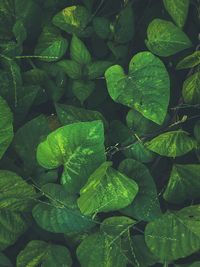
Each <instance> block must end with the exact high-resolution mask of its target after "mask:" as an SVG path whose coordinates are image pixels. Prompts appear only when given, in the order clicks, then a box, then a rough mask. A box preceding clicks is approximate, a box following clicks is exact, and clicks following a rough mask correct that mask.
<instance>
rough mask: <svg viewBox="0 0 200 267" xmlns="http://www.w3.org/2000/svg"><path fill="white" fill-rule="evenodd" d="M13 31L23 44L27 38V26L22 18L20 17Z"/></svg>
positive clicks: (18, 40)
mask: <svg viewBox="0 0 200 267" xmlns="http://www.w3.org/2000/svg"><path fill="white" fill-rule="evenodd" d="M12 31H13V34H14V35H15V38H16V40H17V42H18V43H19V44H22V43H23V42H24V41H25V40H26V37H27V33H26V28H25V27H24V24H23V21H22V20H20V19H19V20H17V21H16V22H15V24H14V26H13V29H12Z"/></svg>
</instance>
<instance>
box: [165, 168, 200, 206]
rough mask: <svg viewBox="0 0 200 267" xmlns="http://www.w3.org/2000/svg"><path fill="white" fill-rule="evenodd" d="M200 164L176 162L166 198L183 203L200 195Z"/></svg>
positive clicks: (172, 201)
mask: <svg viewBox="0 0 200 267" xmlns="http://www.w3.org/2000/svg"><path fill="white" fill-rule="evenodd" d="M199 173H200V165H198V164H185V165H181V164H175V165H174V166H173V168H172V171H171V174H170V178H169V182H168V185H167V188H166V190H165V192H164V195H163V196H164V199H165V200H166V201H168V202H171V203H183V202H184V201H186V200H194V199H196V198H198V197H199V191H200V177H199Z"/></svg>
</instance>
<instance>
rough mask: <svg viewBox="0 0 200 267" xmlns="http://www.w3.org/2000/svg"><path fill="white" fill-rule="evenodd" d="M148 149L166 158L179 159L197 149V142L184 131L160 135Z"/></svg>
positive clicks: (151, 142) (150, 142) (147, 144)
mask: <svg viewBox="0 0 200 267" xmlns="http://www.w3.org/2000/svg"><path fill="white" fill-rule="evenodd" d="M145 145H146V147H147V148H148V149H150V150H151V151H153V152H155V153H157V154H159V155H161V156H166V157H172V158H175V157H179V156H182V155H185V154H187V153H188V152H190V151H191V150H192V149H194V148H195V147H196V145H197V144H196V142H195V140H194V139H193V138H191V137H189V136H188V133H187V132H185V131H182V130H178V131H171V132H166V133H163V134H160V135H158V136H157V137H155V138H154V139H152V140H151V141H149V142H146V144H145Z"/></svg>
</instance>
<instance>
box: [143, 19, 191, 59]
mask: <svg viewBox="0 0 200 267" xmlns="http://www.w3.org/2000/svg"><path fill="white" fill-rule="evenodd" d="M147 38H148V40H146V46H147V47H148V49H149V50H150V51H151V52H152V53H154V54H156V55H158V56H162V57H168V56H171V55H174V54H176V53H178V52H180V51H182V50H184V49H187V48H189V47H191V46H192V43H191V41H190V39H189V38H188V37H187V35H186V34H185V33H184V32H183V31H182V30H181V29H179V28H178V27H177V26H175V25H174V24H173V23H172V22H170V21H166V20H162V19H154V20H153V21H152V22H151V23H150V24H149V26H148V29H147Z"/></svg>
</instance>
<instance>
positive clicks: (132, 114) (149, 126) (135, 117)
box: [126, 109, 160, 136]
mask: <svg viewBox="0 0 200 267" xmlns="http://www.w3.org/2000/svg"><path fill="white" fill-rule="evenodd" d="M126 123H127V126H128V127H129V128H130V129H131V130H133V131H134V132H136V133H137V134H138V135H139V136H143V135H146V134H150V133H153V132H155V131H157V130H158V129H159V128H160V127H159V125H157V124H156V123H154V122H152V121H150V120H148V119H146V118H145V117H143V116H142V115H141V113H139V112H138V111H136V110H133V109H131V110H129V112H128V113H127V115H126Z"/></svg>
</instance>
